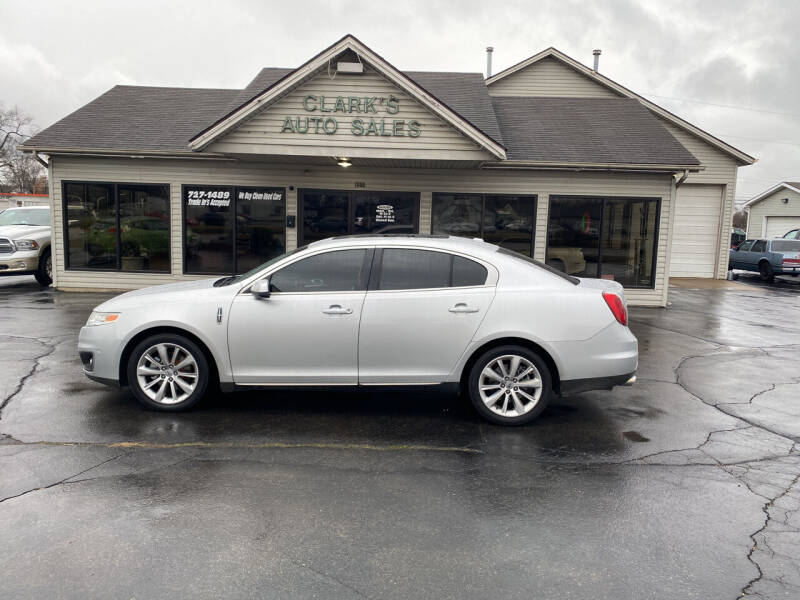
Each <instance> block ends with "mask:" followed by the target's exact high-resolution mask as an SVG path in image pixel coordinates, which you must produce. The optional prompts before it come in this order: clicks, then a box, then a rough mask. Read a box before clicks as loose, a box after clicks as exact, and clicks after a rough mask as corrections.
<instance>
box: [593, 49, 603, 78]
mask: <svg viewBox="0 0 800 600" xmlns="http://www.w3.org/2000/svg"><path fill="white" fill-rule="evenodd" d="M602 53H603V51H602V50H600V48H595V49H594V50H592V54H593V55H594V72H595V73H597V72H599V71H600V55H601V54H602Z"/></svg>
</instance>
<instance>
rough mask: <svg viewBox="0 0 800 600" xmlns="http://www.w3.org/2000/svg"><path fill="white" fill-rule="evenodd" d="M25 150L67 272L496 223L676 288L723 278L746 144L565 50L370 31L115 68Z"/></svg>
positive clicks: (256, 254) (588, 260)
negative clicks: (203, 78) (290, 62)
mask: <svg viewBox="0 0 800 600" xmlns="http://www.w3.org/2000/svg"><path fill="white" fill-rule="evenodd" d="M24 149H25V150H27V151H30V152H34V153H36V154H37V155H38V156H40V157H41V158H42V159H43V160H46V161H47V162H48V165H49V167H48V171H49V177H50V190H51V202H52V205H53V208H54V210H53V211H52V212H53V266H54V285H55V286H56V287H58V288H59V289H69V290H87V289H120V290H121V289H133V288H137V287H142V286H147V285H153V284H158V283H166V282H170V281H175V280H188V279H196V278H200V277H209V276H215V275H230V274H233V273H241V272H244V271H247V270H248V269H251V268H253V267H254V266H256V265H258V264H260V263H262V262H265V261H266V260H269V259H270V258H272V257H274V256H276V255H278V254H280V253H282V252H284V251H287V250H292V249H294V248H296V247H297V246H298V245H302V244H307V243H310V242H313V241H314V240H317V239H321V238H324V237H329V236H334V235H343V234H359V233H412V232H413V233H425V234H429V233H434V234H450V235H463V236H469V237H481V238H483V239H485V240H487V241H490V242H492V243H497V244H499V245H501V246H504V247H506V248H509V249H512V250H515V251H518V252H521V253H523V254H526V255H529V256H532V257H534V258H536V259H539V260H542V261H546V262H547V263H549V264H551V265H552V266H554V267H556V268H559V269H562V270H565V271H567V272H568V273H571V274H574V275H578V276H585V277H602V278H607V279H614V280H616V281H619V282H621V283H622V284H623V285H624V286H625V288H626V295H627V296H628V298H629V299H630V301H631V302H632V303H634V304H644V305H655V306H663V305H665V304H666V302H667V290H668V278H669V276H670V275H672V276H682V277H715V278H723V277H724V276H725V272H726V269H727V246H728V244H727V238H728V234H727V232H728V230H729V228H730V225H731V218H732V213H733V197H734V191H735V181H736V172H737V169H738V167H739V166H743V165H748V164H752V162H753V161H754V159H753V158H752V157H750V156H748V155H747V154H745V153H743V152H741V151H739V150H737V149H736V148H733V147H732V146H729V145H728V144H726V143H725V142H723V141H721V140H719V139H717V138H714V137H713V136H711V135H709V134H708V133H706V132H704V131H702V130H700V129H699V128H697V127H695V126H694V125H692V124H690V123H688V122H686V121H684V120H682V119H680V118H678V117H676V116H675V115H672V114H671V113H669V112H667V111H666V110H664V109H663V108H660V107H658V106H657V105H655V104H653V103H651V102H649V101H647V100H646V99H644V98H642V97H640V96H638V95H637V94H635V93H633V92H631V91H630V90H628V89H626V88H624V87H623V86H621V85H619V84H617V83H615V82H613V81H611V80H610V79H608V78H606V77H604V76H603V75H601V74H599V73H598V72H597V71H596V70H592V69H590V68H588V67H586V66H584V65H582V64H581V63H579V62H577V61H575V60H574V59H572V58H570V57H568V56H566V55H564V54H563V53H561V52H559V51H558V50H555V49H554V48H549V49H547V50H545V51H543V52H541V53H539V54H537V55H535V56H533V57H531V58H529V59H527V60H525V61H523V62H521V63H519V64H517V65H514V66H513V67H510V68H509V69H506V70H505V71H502V72H500V73H498V74H496V75H492V76H490V77H488V78H487V79H484V77H483V76H482V75H481V74H478V73H442V72H402V71H400V70H398V69H396V68H395V67H394V66H393V65H391V64H390V63H388V62H387V61H386V60H385V59H383V58H382V57H381V56H380V55H378V54H377V53H375V52H374V51H373V50H371V49H370V48H368V47H366V46H365V45H364V44H363V43H361V42H360V41H359V40H357V39H356V38H354V37H353V36H350V35H348V36H345V37H344V38H342V39H341V40H339V41H338V42H336V43H335V44H333V45H332V46H330V47H328V48H326V49H325V50H323V51H322V52H320V53H319V54H317V55H316V56H314V57H313V58H311V59H310V60H309V61H307V62H306V63H305V64H303V65H301V66H300V67H298V68H297V69H275V68H265V69H262V71H261V72H259V73H258V74H257V75H256V76H255V78H254V79H253V80H252V81H251V82H250V83H249V84H248V85H247V86H246V87H245V88H243V89H238V90H230V89H189V88H154V87H138V86H136V87H134V86H117V87H114V88H112V89H111V90H109V91H108V92H106V93H105V94H103V95H102V96H100V97H99V98H97V99H96V100H94V101H93V102H90V103H89V104H87V105H86V106H84V107H82V108H80V109H78V110H77V111H76V112H74V113H72V114H71V115H69V116H68V117H66V118H64V119H62V120H61V121H59V122H58V123H56V124H54V125H53V126H51V127H49V128H47V129H45V130H44V131H42V132H40V133H39V134H37V135H36V136H34V137H33V138H31V139H30V140H28V141H27V142H26V143H25V146H24Z"/></svg>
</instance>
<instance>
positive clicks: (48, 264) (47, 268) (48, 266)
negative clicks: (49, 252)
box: [44, 256, 53, 279]
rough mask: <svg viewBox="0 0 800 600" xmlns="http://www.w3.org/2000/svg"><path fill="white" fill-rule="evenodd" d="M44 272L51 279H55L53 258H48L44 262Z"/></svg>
mask: <svg viewBox="0 0 800 600" xmlns="http://www.w3.org/2000/svg"><path fill="white" fill-rule="evenodd" d="M44 272H45V273H47V276H48V277H49V278H50V279H52V278H53V258H52V257H51V256H48V257H47V259H46V260H45V261H44Z"/></svg>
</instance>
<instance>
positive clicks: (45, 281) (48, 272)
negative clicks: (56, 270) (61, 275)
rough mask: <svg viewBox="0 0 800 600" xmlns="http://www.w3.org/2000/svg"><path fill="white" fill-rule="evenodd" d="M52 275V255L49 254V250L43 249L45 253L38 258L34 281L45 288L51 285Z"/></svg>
mask: <svg viewBox="0 0 800 600" xmlns="http://www.w3.org/2000/svg"><path fill="white" fill-rule="evenodd" d="M52 273H53V262H52V255H51V254H50V248H45V251H44V252H42V255H41V256H40V257H39V266H38V267H37V268H36V272H35V273H34V274H33V276H34V277H36V281H38V282H39V285H41V286H42V287H47V286H48V285H50V284H51V283H53V277H52Z"/></svg>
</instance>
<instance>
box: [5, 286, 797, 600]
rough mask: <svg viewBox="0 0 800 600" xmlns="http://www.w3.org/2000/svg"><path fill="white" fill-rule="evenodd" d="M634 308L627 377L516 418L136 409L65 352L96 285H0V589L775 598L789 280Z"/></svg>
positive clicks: (288, 409)
mask: <svg viewBox="0 0 800 600" xmlns="http://www.w3.org/2000/svg"><path fill="white" fill-rule="evenodd" d="M723 283H727V284H728V285H727V286H725V287H724V288H723V289H693V288H692V286H691V285H690V286H683V287H681V288H674V289H672V290H671V295H670V299H671V305H670V307H669V308H667V309H645V308H634V309H632V311H631V321H632V324H631V328H632V329H633V331H634V333H635V334H636V335H637V337H638V338H639V342H640V353H641V354H640V369H639V373H638V375H639V382H638V383H637V385H635V386H634V387H631V388H618V389H616V390H614V391H611V392H591V393H586V394H583V395H579V396H574V397H570V398H564V399H562V400H560V401H559V402H557V403H556V404H554V405H552V406H551V407H549V408H548V409H547V410H546V411H545V413H543V415H542V416H541V417H540V419H539V420H538V421H537V422H536V423H534V424H533V425H530V426H527V427H523V428H500V427H495V426H492V425H489V424H486V423H484V422H482V421H481V420H480V419H479V418H478V417H477V416H476V415H475V414H474V413H473V412H472V410H471V409H470V407H469V406H468V404H467V403H466V401H462V400H461V399H459V398H456V397H453V396H448V395H444V394H435V393H428V394H413V395H412V394H407V393H405V394H404V393H389V394H366V393H363V394H355V393H321V392H319V393H316V392H315V393H303V394H299V393H269V394H267V393H248V394H238V395H229V396H221V395H220V396H215V397H213V398H211V399H210V401H208V402H206V403H205V404H204V405H203V406H202V407H201V408H200V409H199V410H197V411H195V412H192V413H188V414H172V415H162V414H157V413H152V412H146V411H144V410H142V409H140V408H139V406H138V405H137V404H136V403H135V402H134V401H133V399H132V398H131V397H130V396H129V395H128V394H127V393H126V392H124V391H115V390H112V389H108V388H105V387H102V386H100V385H98V384H94V383H92V382H90V381H89V380H87V379H86V378H84V376H83V375H82V374H81V369H80V362H79V360H78V358H77V355H76V349H75V345H76V339H77V333H78V329H79V328H80V326H81V325H82V324H83V322H84V321H85V319H86V317H87V316H88V314H89V312H90V310H91V309H92V308H93V307H94V306H95V305H96V304H98V303H100V302H101V301H102V300H103V299H105V298H106V297H107V296H106V295H101V294H78V293H60V292H55V291H53V290H51V289H50V290H41V289H40V288H39V287H38V286H37V284H36V283H35V282H34V281H33V280H32V278H30V279H29V278H17V277H14V278H5V279H2V278H0V344H2V352H0V373H2V377H0V406H2V408H1V409H0V410H1V411H2V412H0V432H1V433H0V532H2V537H1V539H2V541H3V544H2V551H1V552H0V573H2V587H1V588H0V589H2V595H3V596H4V597H7V598H43V597H46V598H51V599H53V598H81V599H85V598H161V597H171V598H207V597H225V598H253V597H260V598H323V599H337V598H381V599H384V598H397V599H401V598H402V599H404V600H405V599H409V598H415V599H416V598H436V599H443V598H453V599H459V600H462V599H468V598H480V599H485V598H503V599H506V598H526V599H529V598H539V599H541V598H552V599H559V600H561V599H565V598H570V599H572V598H576V599H577V598H587V599H588V598H591V599H597V598H614V599H621V598H631V599H633V598H636V599H642V598H669V599H675V598H704V599H705V598H715V599H718V598H731V599H734V598H737V597H740V596H741V595H742V594H751V595H753V596H755V597H759V598H798V597H800V445H798V442H800V366H799V365H800V360H798V359H800V286H798V285H794V284H793V283H791V282H790V283H788V284H786V285H781V286H773V287H769V288H768V287H766V286H763V285H759V284H758V283H757V282H749V283H748V282H742V285H739V284H734V283H732V282H723Z"/></svg>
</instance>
